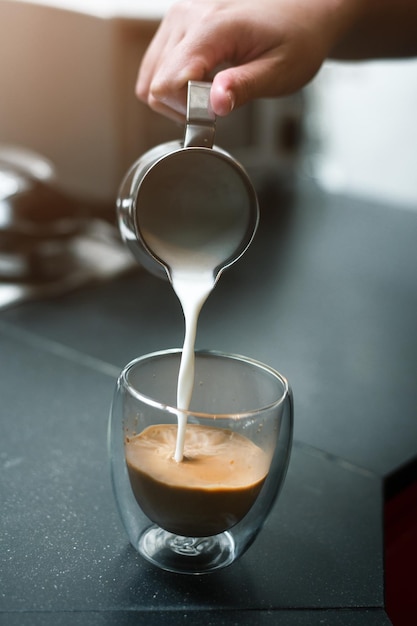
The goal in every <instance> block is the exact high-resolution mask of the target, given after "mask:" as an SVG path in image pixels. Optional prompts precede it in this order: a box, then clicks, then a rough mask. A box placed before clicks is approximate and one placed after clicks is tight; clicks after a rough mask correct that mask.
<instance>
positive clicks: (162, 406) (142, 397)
mask: <svg viewBox="0 0 417 626" xmlns="http://www.w3.org/2000/svg"><path fill="white" fill-rule="evenodd" d="M181 353H182V348H168V349H166V350H157V351H155V352H149V353H148V354H143V355H141V356H139V357H136V358H135V359H133V360H132V361H130V362H129V363H127V365H125V367H124V368H123V369H122V371H121V372H120V374H119V378H118V383H119V385H120V384H121V385H122V386H123V388H124V389H125V390H127V391H128V392H129V394H131V395H132V396H133V397H134V398H136V399H137V400H139V401H140V402H144V403H145V404H147V405H148V406H152V407H154V408H156V409H159V410H162V411H166V412H168V413H171V414H173V415H175V416H178V414H181V415H184V416H187V417H197V418H201V419H204V418H206V419H210V420H212V419H213V417H214V415H215V417H216V418H217V419H244V418H248V417H251V416H254V415H258V414H259V413H262V412H265V411H268V410H271V409H274V408H277V407H279V406H280V405H281V404H283V403H284V402H285V399H286V398H287V397H288V395H289V394H291V389H290V385H289V383H288V380H287V379H286V378H285V376H283V375H282V374H281V373H280V372H278V370H276V369H274V368H273V367H271V366H270V365H266V364H265V363H262V361H258V360H257V359H253V358H251V357H248V356H244V355H241V354H235V353H232V352H222V351H220V350H195V356H196V357H198V356H212V357H216V358H222V359H224V358H227V359H229V360H235V361H240V362H245V363H247V364H249V365H252V366H255V367H256V369H258V370H263V371H265V372H267V373H268V374H270V375H271V376H273V377H274V378H276V379H277V380H279V381H280V383H281V384H282V387H283V390H282V393H281V394H280V396H279V398H277V399H276V400H275V401H274V402H270V403H269V404H265V405H262V406H259V407H258V408H256V409H251V410H249V411H239V412H236V413H216V414H213V413H205V412H199V411H193V410H185V409H178V408H177V407H174V406H172V405H170V404H166V403H164V402H159V401H158V400H156V399H155V398H152V397H151V396H147V395H146V394H144V393H142V392H140V391H138V390H137V389H135V388H134V387H133V386H132V385H131V383H130V382H129V380H128V374H129V371H130V370H131V369H132V368H133V367H135V365H137V364H138V363H141V362H143V361H150V360H152V359H155V358H158V357H162V356H169V355H175V354H177V355H180V354H181Z"/></svg>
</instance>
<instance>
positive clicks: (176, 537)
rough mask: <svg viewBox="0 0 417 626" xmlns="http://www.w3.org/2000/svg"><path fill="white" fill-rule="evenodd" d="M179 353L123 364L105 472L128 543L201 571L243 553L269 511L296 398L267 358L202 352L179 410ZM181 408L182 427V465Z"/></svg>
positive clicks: (162, 563)
mask: <svg viewBox="0 0 417 626" xmlns="http://www.w3.org/2000/svg"><path fill="white" fill-rule="evenodd" d="M180 359H181V350H176V349H175V350H166V351H162V352H156V353H153V354H149V355H146V356H143V357H140V358H138V359H135V360H134V361H132V362H131V363H129V364H128V365H127V366H126V367H125V368H124V369H123V371H122V372H121V374H120V376H119V378H118V381H117V385H116V390H115V393H114V399H113V404H112V408H111V414H110V421H109V452H110V462H111V474H112V482H113V489H114V495H115V498H116V501H117V505H118V509H119V513H120V516H121V519H122V521H123V524H124V527H125V529H126V532H127V535H128V537H129V539H130V542H131V543H132V545H133V546H134V548H135V549H136V550H138V552H139V553H140V554H141V555H142V556H143V557H144V558H145V559H147V560H148V561H150V562H152V563H153V564H155V565H157V566H159V567H160V568H162V569H164V570H168V571H172V572H178V573H184V574H203V573H207V572H211V571H214V570H217V569H220V568H223V567H226V566H228V565H230V564H231V563H233V562H234V561H235V560H236V559H237V558H239V557H240V556H241V555H242V554H243V553H244V552H245V551H246V550H247V549H248V548H249V546H250V545H251V544H252V542H253V541H254V540H255V538H256V536H257V534H258V533H259V531H260V530H261V528H262V526H263V524H264V522H265V520H266V518H267V516H268V514H269V512H270V511H271V508H272V506H273V504H274V502H275V500H276V498H277V496H278V494H279V492H280V489H281V487H282V484H283V482H284V479H285V475H286V471H287V467H288V463H289V458H290V451H291V444H292V432H293V402H292V395H291V390H290V387H289V385H288V383H287V381H286V379H285V378H284V377H283V376H281V374H279V373H278V372H276V371H275V370H273V369H272V368H270V367H269V366H267V365H264V364H262V363H260V362H257V361H254V360H251V359H249V358H246V357H243V356H237V355H233V354H223V353H219V352H211V351H199V352H196V354H195V382H194V390H193V396H192V401H191V405H190V408H189V410H188V411H179V410H178V409H177V408H176V392H177V381H178V371H179V365H180ZM179 414H183V415H184V414H185V416H186V418H187V428H186V445H185V449H184V459H183V461H181V462H179V463H178V462H176V461H175V460H174V459H173V458H172V457H173V453H174V446H175V437H176V430H177V420H178V415H179ZM156 442H157V446H159V447H156V448H155V445H156Z"/></svg>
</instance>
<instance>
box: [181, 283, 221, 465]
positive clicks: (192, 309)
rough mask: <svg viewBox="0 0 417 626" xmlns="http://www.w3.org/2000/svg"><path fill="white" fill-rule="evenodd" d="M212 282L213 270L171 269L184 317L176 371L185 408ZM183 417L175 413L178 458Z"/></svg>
mask: <svg viewBox="0 0 417 626" xmlns="http://www.w3.org/2000/svg"><path fill="white" fill-rule="evenodd" d="M214 285H215V278H214V275H213V271H206V272H202V273H200V272H195V271H194V272H193V271H188V272H181V271H180V272H175V271H173V272H172V286H173V288H174V291H175V293H176V294H177V296H178V299H179V301H180V303H181V306H182V310H183V313H184V321H185V336H184V345H183V348H182V355H181V363H180V371H179V374H178V387H177V408H178V409H182V410H184V411H187V410H188V407H189V406H190V402H191V395H192V392H193V385H194V345H195V338H196V335H197V322H198V316H199V314H200V311H201V308H202V306H203V304H204V302H205V301H206V300H207V298H208V296H209V295H210V293H211V291H212V289H213V287H214ZM186 425H187V418H186V415H185V414H184V413H178V434H177V443H176V447H175V453H174V459H175V461H177V462H180V461H182V458H183V451H184V439H185V429H186Z"/></svg>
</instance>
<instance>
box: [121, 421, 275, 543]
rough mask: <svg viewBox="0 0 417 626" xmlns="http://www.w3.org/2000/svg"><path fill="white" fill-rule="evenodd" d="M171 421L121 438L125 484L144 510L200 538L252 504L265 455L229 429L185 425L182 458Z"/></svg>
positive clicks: (165, 524)
mask: <svg viewBox="0 0 417 626" xmlns="http://www.w3.org/2000/svg"><path fill="white" fill-rule="evenodd" d="M176 438H177V426H176V425H175V424H159V425H156V426H149V427H148V428H146V429H145V430H143V431H142V432H141V433H139V434H138V435H134V436H133V437H126V439H125V454H126V462H127V468H128V473H129V478H130V484H131V486H132V491H133V493H134V496H135V498H136V500H137V502H138V504H139V506H140V507H141V508H142V510H143V511H144V513H145V514H146V515H147V516H148V517H149V518H150V519H151V520H152V521H153V522H155V523H156V524H158V526H160V527H161V528H164V529H165V530H167V531H169V532H171V533H175V534H177V535H181V536H186V537H206V536H211V535H216V534H218V533H221V532H224V531H225V530H228V529H230V528H232V526H234V525H235V524H237V523H238V522H240V520H241V519H243V517H244V516H245V515H246V514H247V513H248V511H249V510H250V509H251V507H252V505H253V504H254V502H255V500H256V498H257V497H258V495H259V492H260V490H261V488H262V485H263V483H264V481H265V478H266V476H267V473H268V469H269V457H268V455H267V454H266V453H265V452H264V451H263V450H262V449H261V448H260V447H259V446H257V445H256V444H254V443H253V442H252V441H250V440H249V439H248V438H246V437H244V436H243V435H240V434H238V433H236V432H233V431H231V430H227V429H223V428H216V427H207V426H201V425H197V424H188V425H187V428H186V432H185V442H184V457H183V460H182V462H181V463H177V462H176V461H175V460H174V458H173V454H174V450H175V445H176Z"/></svg>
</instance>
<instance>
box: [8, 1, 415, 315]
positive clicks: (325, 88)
mask: <svg viewBox="0 0 417 626" xmlns="http://www.w3.org/2000/svg"><path fill="white" fill-rule="evenodd" d="M172 2H173V0H39V1H32V0H26V1H20V0H0V81H1V89H0V306H1V303H2V295H1V294H2V293H3V294H5V293H6V291H7V293H8V295H7V296H4V298H3V300H4V302H5V303H7V302H9V301H11V300H10V299H12V300H13V298H14V297H15V296H13V295H12V293H14V294H17V293H18V292H19V294H20V297H21V296H22V294H23V292H24V290H22V289H21V288H20V287H19V289H18V290H17V291H16V288H14V291H13V289H12V287H11V282H13V281H14V282H18V283H25V282H26V283H27V282H29V281H32V280H33V279H37V280H38V283H39V282H40V281H43V283H45V280H46V281H47V282H48V285H47V287H48V289H49V288H51V281H52V282H54V281H55V283H56V281H57V280H58V279H59V280H58V282H59V287H60V288H62V285H63V283H62V281H61V280H60V279H61V277H62V275H63V274H64V273H68V267H69V266H71V267H72V266H73V265H74V263H73V261H74V241H75V242H76V243H77V246H78V247H77V246H76V248H77V250H76V255H75V256H77V255H78V261H79V263H78V268H77V272H78V274H77V272H75V273H76V274H77V276H78V279H79V280H80V279H81V278H80V276H81V274H83V272H84V274H83V275H84V278H83V279H82V280H84V279H85V271H86V268H87V267H88V268H90V270H91V267H92V266H94V267H93V271H94V272H97V271H100V268H101V269H103V264H104V265H106V262H105V258H106V259H107V257H108V256H109V254H110V252H109V250H108V245H109V246H110V250H111V251H113V252H115V253H117V258H113V257H112V258H110V259H109V260H108V262H107V266H106V267H107V269H106V271H107V270H109V268H110V269H111V268H116V269H115V271H119V269H124V268H125V266H126V264H127V265H128V264H129V262H130V260H129V261H128V259H127V258H125V257H124V251H122V250H115V245H116V244H115V240H114V238H113V234H114V233H112V232H110V231H109V229H108V228H107V230H106V229H103V222H106V223H111V222H112V221H113V220H114V204H115V199H116V196H117V190H118V187H119V185H120V182H121V180H122V178H123V176H124V174H125V172H126V170H127V169H128V168H129V166H130V165H131V164H132V163H133V162H134V161H135V160H136V159H137V158H138V157H139V156H140V155H141V154H143V153H144V152H145V151H146V150H148V149H149V148H151V147H153V146H155V145H157V144H159V143H161V142H164V141H169V140H171V139H178V138H181V137H182V134H183V128H182V127H181V126H179V125H176V124H174V123H173V122H170V121H169V120H166V119H164V118H163V117H161V116H159V115H157V114H155V113H153V112H152V111H150V110H149V109H148V107H146V106H145V105H143V104H142V103H140V102H138V100H137V99H136V97H135V95H134V85H135V81H136V74H137V71H138V67H139V63H140V59H141V56H142V55H143V52H144V50H145V49H146V47H147V45H148V43H149V41H150V39H151V38H152V36H153V34H154V32H155V30H156V28H157V26H158V23H159V20H160V18H161V17H162V15H163V14H164V12H165V11H166V9H167V8H168V6H169V5H170V4H172ZM416 111H417V60H416V61H414V60H412V61H401V62H371V63H363V64H336V63H326V64H325V66H324V67H323V68H322V70H321V71H320V73H319V74H318V75H317V76H316V78H315V79H314V80H313V81H312V83H311V84H310V85H309V86H308V87H306V88H305V89H304V90H303V91H302V92H300V93H297V94H295V95H294V96H291V97H288V98H282V99H278V100H260V101H257V102H254V103H251V104H249V105H247V106H245V107H242V108H241V109H239V110H237V111H236V112H234V113H233V115H231V116H229V117H228V118H227V119H225V120H218V125H217V133H216V139H217V143H218V144H219V145H220V146H221V147H223V148H225V149H227V150H229V151H230V152H232V154H233V155H234V156H235V157H236V158H238V159H239V160H241V161H242V163H243V164H244V165H245V166H246V167H247V168H248V170H249V174H250V175H251V177H252V178H253V180H254V184H255V187H256V188H257V190H258V192H259V193H260V194H261V195H262V194H263V193H264V192H265V190H267V191H268V192H271V190H272V191H273V190H274V188H275V189H278V190H279V189H280V188H282V187H286V186H288V185H289V184H291V181H292V180H293V178H294V176H301V177H303V176H304V177H307V178H309V179H312V180H314V181H315V182H316V183H317V184H318V185H319V186H320V187H323V188H324V189H325V190H327V191H329V192H331V193H333V192H336V193H342V194H348V195H359V196H362V197H369V198H372V199H377V200H378V201H380V202H382V203H384V202H387V203H391V204H392V203H394V204H397V205H398V206H401V207H403V208H407V209H412V210H415V209H416V208H417V176H416V169H417V168H416V161H417V154H416V150H415V146H416V145H417V124H416ZM17 170H18V173H19V175H17V173H16V172H17ZM41 192H42V193H43V194H44V195H42V193H41ZM45 193H46V196H45ZM48 194H49V195H48ZM45 198H47V200H46V199H45ZM16 200H18V202H17V201H16ZM71 220H72V224H70V222H71ZM74 220H75V223H74ZM93 222H94V233H95V238H94V241H95V250H94V253H91V250H92V247H91V246H92V237H91V235H92V224H93ZM86 225H87V229H86ZM87 231H88V232H87ZM97 233H98V235H97ZM86 234H87V235H88V241H89V243H88V245H87V244H86ZM58 235H59V236H58ZM80 237H81V239H80ZM64 244H68V245H64ZM82 244H84V245H82ZM100 246H101V247H102V251H103V252H104V257H105V258H101V260H100V262H99V263H95V261H94V259H95V257H96V256H97V254H98V251H99V250H98V249H100ZM93 247H94V246H93ZM83 255H84V256H83ZM84 257H85V258H84ZM80 264H81V266H83V272H81V274H80V272H79V271H78V270H79V269H80V267H79V266H80ZM73 274H74V272H73ZM5 282H6V283H7V285H6V286H5V285H4V284H3V283H5ZM72 282H75V283H76V282H77V279H75V278H74V275H73V276H72ZM38 287H39V285H38ZM56 287H57V285H56V284H55V285H54V286H53V288H56ZM43 288H45V284H44V285H43ZM38 292H39V289H38ZM25 293H26V294H27V293H28V291H27V290H26V292H25Z"/></svg>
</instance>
